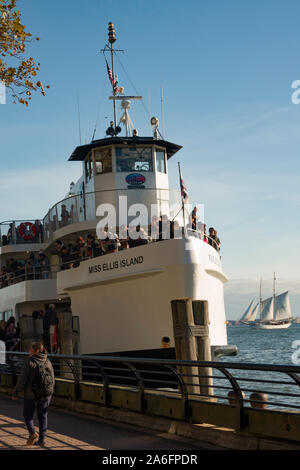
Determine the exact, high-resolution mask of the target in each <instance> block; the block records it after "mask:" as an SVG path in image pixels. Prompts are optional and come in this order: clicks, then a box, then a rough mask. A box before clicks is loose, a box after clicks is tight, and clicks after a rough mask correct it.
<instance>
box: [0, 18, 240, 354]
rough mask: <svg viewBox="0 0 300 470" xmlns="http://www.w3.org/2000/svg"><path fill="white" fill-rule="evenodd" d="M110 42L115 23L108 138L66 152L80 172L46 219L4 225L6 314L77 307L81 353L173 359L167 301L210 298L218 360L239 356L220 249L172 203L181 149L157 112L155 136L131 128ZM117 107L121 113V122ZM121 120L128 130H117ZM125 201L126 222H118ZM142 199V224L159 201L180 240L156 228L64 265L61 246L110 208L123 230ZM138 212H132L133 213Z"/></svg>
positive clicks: (2, 315)
mask: <svg viewBox="0 0 300 470" xmlns="http://www.w3.org/2000/svg"><path fill="white" fill-rule="evenodd" d="M114 41H115V32H114V29H113V25H112V24H111V23H110V25H109V43H108V45H107V46H105V48H104V50H103V52H104V54H106V53H108V54H110V56H111V58H112V68H111V69H110V67H109V65H108V62H106V66H107V71H108V75H109V78H110V81H111V84H112V96H111V97H110V98H111V100H112V103H113V110H114V119H113V121H111V125H110V127H109V128H108V129H107V132H106V133H107V135H106V137H104V138H102V139H98V140H92V141H91V142H90V143H89V144H86V145H80V146H78V147H76V148H75V150H74V151H73V152H72V154H71V156H70V157H69V161H70V164H72V162H78V161H80V162H82V176H81V177H80V179H79V180H78V181H77V182H76V183H72V184H71V186H70V191H69V192H68V193H67V195H66V197H65V198H64V199H63V200H62V201H60V202H58V203H57V204H55V205H54V206H53V207H52V208H51V209H50V210H49V211H48V213H47V214H46V216H45V217H44V218H43V219H40V220H26V221H19V220H13V221H6V222H2V223H1V241H2V243H1V247H0V264H1V266H0V267H1V290H0V320H7V319H8V318H9V317H10V316H14V317H15V318H16V320H17V321H18V319H19V318H20V317H21V316H23V315H32V312H33V311H36V312H39V311H45V310H46V309H47V308H48V306H49V304H54V305H55V307H56V310H57V311H58V310H61V311H63V310H64V309H69V308H71V310H72V314H73V316H74V317H78V319H79V325H80V353H81V354H117V355H124V356H136V357H139V356H140V357H161V358H167V357H175V349H174V337H173V324H172V312H171V301H172V300H174V299H182V298H191V299H194V300H206V301H207V302H208V306H209V315H210V325H209V335H210V341H211V345H212V352H213V356H212V357H213V358H215V357H219V356H221V355H231V354H236V347H235V346H230V345H228V344H227V332H226V317H225V308H224V295H223V284H224V283H225V282H226V281H227V277H226V275H225V274H224V273H223V270H222V264H221V258H220V255H219V251H218V250H217V249H215V248H214V246H212V245H210V244H209V243H207V241H208V237H205V235H204V234H203V232H201V231H198V230H192V229H191V228H190V226H189V225H188V221H185V217H186V216H187V214H185V217H182V214H178V213H175V211H174V210H173V209H172V205H173V203H174V202H175V201H176V200H177V201H178V202H179V209H180V208H181V201H182V192H180V191H173V190H171V189H170V188H169V180H168V163H169V160H170V159H171V158H173V157H174V155H175V154H176V153H177V152H178V151H179V150H180V149H181V146H180V145H177V144H174V143H172V142H169V141H167V140H165V139H164V138H162V136H161V134H160V132H159V128H158V120H157V119H156V118H152V119H151V124H152V127H153V135H152V136H151V137H147V136H145V137H142V136H139V135H138V132H137V130H136V129H134V126H133V124H132V121H131V119H130V116H129V107H130V103H131V101H132V100H133V99H136V98H139V97H132V96H131V97H128V96H126V95H124V90H123V89H122V88H121V87H120V88H118V86H117V84H116V79H115V74H114V62H113V58H114V53H115V51H114V49H113V43H114ZM118 103H121V108H122V113H123V114H122V116H121V119H120V120H119V122H118V120H117V110H118V109H117V105H118ZM121 126H124V130H123V132H124V133H125V136H121V135H120V134H121V133H122V131H121ZM21 202H22V201H21V200H20V203H21ZM125 202H126V203H127V207H128V211H127V213H128V212H129V217H128V220H122V217H123V214H124V210H123V209H124V204H125ZM105 204H106V206H104V205H105ZM134 205H135V206H134ZM139 205H143V207H146V208H147V209H148V220H144V223H143V224H140V222H139V224H140V225H143V227H144V230H145V232H147V229H148V227H149V225H151V223H152V222H153V214H151V209H152V207H153V205H155V207H157V208H158V214H157V216H158V217H160V216H167V217H168V219H169V220H173V221H174V220H175V221H176V224H177V225H176V227H177V232H178V228H179V224H180V223H181V225H182V226H183V227H182V229H179V233H181V235H182V234H183V236H180V237H174V238H173V237H170V236H169V237H166V238H164V237H161V236H158V235H157V234H153V233H150V234H149V238H146V242H145V243H133V244H131V246H132V245H134V246H132V247H130V248H127V245H126V243H127V242H126V243H125V245H124V243H122V240H121V243H117V242H116V243H115V245H114V249H113V250H106V253H105V254H103V253H102V254H101V253H100V252H99V251H98V252H97V253H96V254H95V253H94V252H93V254H92V255H90V256H87V257H85V258H84V259H83V258H82V257H81V258H80V259H78V260H74V259H73V260H72V261H70V260H69V261H68V262H67V263H64V262H63V257H62V256H60V255H59V253H58V248H59V246H61V245H60V243H62V244H63V245H64V246H65V247H68V246H70V245H72V246H74V245H75V244H76V240H77V238H78V237H79V236H81V237H83V238H84V239H85V240H86V238H87V235H88V234H91V235H93V236H95V237H96V238H97V233H98V235H99V222H101V221H103V218H104V217H105V216H106V214H104V212H105V210H104V209H105V207H106V208H111V207H113V208H114V210H115V214H116V220H117V222H116V226H115V228H114V231H116V232H117V233H119V232H120V228H121V226H128V225H129V224H130V223H131V222H132V219H134V217H136V213H137V212H136V211H139ZM132 208H135V209H136V211H135V213H130V210H132ZM177 208H178V206H177ZM183 209H184V205H183ZM176 212H178V211H176ZM179 212H180V211H179ZM183 212H184V210H183ZM108 225H109V227H110V226H111V225H114V224H110V223H108ZM97 227H98V228H97ZM173 228H174V225H173ZM160 234H161V233H160ZM98 238H99V237H98ZM144 241H145V240H144ZM57 242H59V243H57ZM100 244H101V243H100ZM120 248H122V249H120ZM40 252H43V254H45V255H46V260H47V259H49V266H48V264H47V262H45V257H43V256H42V255H41V257H40V259H41V260H42V263H39V264H36V262H35V260H34V257H35V259H37V257H38V254H39V253H40ZM30 254H31V255H30ZM32 254H33V255H32ZM100 255H101V256H100ZM30 256H31V259H32V262H30V261H28V260H29V258H30ZM25 261H26V263H25V264H24V262H25ZM12 267H13V268H12ZM5 268H6V269H5Z"/></svg>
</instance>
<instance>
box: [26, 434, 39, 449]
mask: <svg viewBox="0 0 300 470" xmlns="http://www.w3.org/2000/svg"><path fill="white" fill-rule="evenodd" d="M38 437H39V436H38V434H37V433H36V432H35V433H34V434H30V436H29V438H28V439H27V442H26V445H27V446H32V445H33V444H34V443H35V441H36V440H37V438H38Z"/></svg>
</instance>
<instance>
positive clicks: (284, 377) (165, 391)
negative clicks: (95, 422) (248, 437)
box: [0, 352, 300, 435]
mask: <svg viewBox="0 0 300 470" xmlns="http://www.w3.org/2000/svg"><path fill="white" fill-rule="evenodd" d="M27 357H28V354H27V353H14V352H7V353H6V366H5V367H6V369H5V370H6V373H8V374H15V375H16V374H18V373H19V372H20V369H21V366H22V363H23V361H24V360H25V359H26V358H27ZM49 358H50V360H51V361H52V364H53V367H54V370H55V375H56V378H65V379H66V378H67V379H68V380H69V381H72V382H73V383H74V390H75V395H76V399H78V400H80V399H81V393H82V390H83V387H84V384H85V383H91V382H93V383H94V384H99V385H101V386H102V387H103V390H104V394H103V399H102V402H101V403H102V404H104V405H106V406H114V405H113V403H112V401H111V397H112V394H111V392H112V391H113V390H114V389H115V388H116V387H121V388H122V390H123V391H124V390H125V391H126V390H131V391H135V392H137V394H138V397H139V398H138V400H139V411H140V412H146V413H147V400H148V398H149V394H151V393H155V394H160V395H165V396H166V397H174V398H175V397H176V398H177V399H179V400H181V401H182V410H183V416H182V418H183V419H185V420H187V421H193V420H194V419H195V418H194V416H193V413H192V412H191V410H192V409H193V405H194V404H195V402H196V403H198V405H197V406H199V404H201V402H204V403H205V406H204V408H203V410H202V411H201V417H202V422H206V423H208V424H218V425H223V426H226V427H230V425H232V426H233V427H235V428H236V429H238V430H240V429H243V428H246V427H247V420H248V418H249V412H248V411H247V410H249V409H250V408H251V409H255V410H258V411H263V412H264V413H265V414H266V413H268V414H269V415H270V414H272V413H289V416H290V415H295V416H298V419H299V420H300V415H299V413H300V388H299V387H300V366H295V365H273V364H254V363H239V362H221V361H220V362H214V361H186V360H184V361H179V360H175V359H168V360H165V359H144V358H134V357H116V356H107V355H104V356H100V355H80V356H74V355H61V354H51V355H49ZM0 373H1V368H0ZM57 393H58V395H59V391H57ZM68 393H69V392H68ZM146 394H147V395H148V398H147V397H146ZM97 396H98V395H97ZM127 398H128V396H127ZM127 403H128V402H127ZM216 404H218V405H219V408H218V410H219V411H218V412H217V413H216V409H215V407H216ZM210 406H211V408H209V407H210ZM158 408H159V407H158ZM228 408H231V409H234V410H235V412H234V413H233V414H232V413H231V422H226V416H227V417H228V416H229V411H228V412H227V411H226V409H228ZM196 409H198V410H199V408H196ZM157 411H158V410H157ZM152 412H153V410H152ZM169 417H172V415H170V416H169ZM224 419H225V421H222V420H224ZM270 419H272V417H271V418H270ZM210 420H212V421H210ZM287 422H288V423H289V420H287ZM280 423H282V421H280ZM289 426H290V425H289ZM268 429H269V428H268ZM298 435H299V433H298Z"/></svg>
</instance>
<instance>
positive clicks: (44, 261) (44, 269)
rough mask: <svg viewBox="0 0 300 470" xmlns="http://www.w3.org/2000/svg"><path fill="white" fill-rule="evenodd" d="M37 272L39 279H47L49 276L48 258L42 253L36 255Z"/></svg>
mask: <svg viewBox="0 0 300 470" xmlns="http://www.w3.org/2000/svg"><path fill="white" fill-rule="evenodd" d="M38 268H39V269H38V270H39V274H40V277H41V279H48V278H49V274H50V262H49V258H48V256H46V255H45V253H44V252H43V251H40V252H39V255H38Z"/></svg>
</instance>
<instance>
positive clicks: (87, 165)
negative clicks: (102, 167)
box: [85, 152, 93, 182]
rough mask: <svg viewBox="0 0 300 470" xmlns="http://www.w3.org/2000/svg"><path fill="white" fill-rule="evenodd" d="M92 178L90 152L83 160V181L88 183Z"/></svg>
mask: <svg viewBox="0 0 300 470" xmlns="http://www.w3.org/2000/svg"><path fill="white" fill-rule="evenodd" d="M92 177H93V161H92V153H91V152H90V153H89V154H88V156H87V158H86V160H85V181H86V182H87V181H89V180H90V179H91V178H92Z"/></svg>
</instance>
